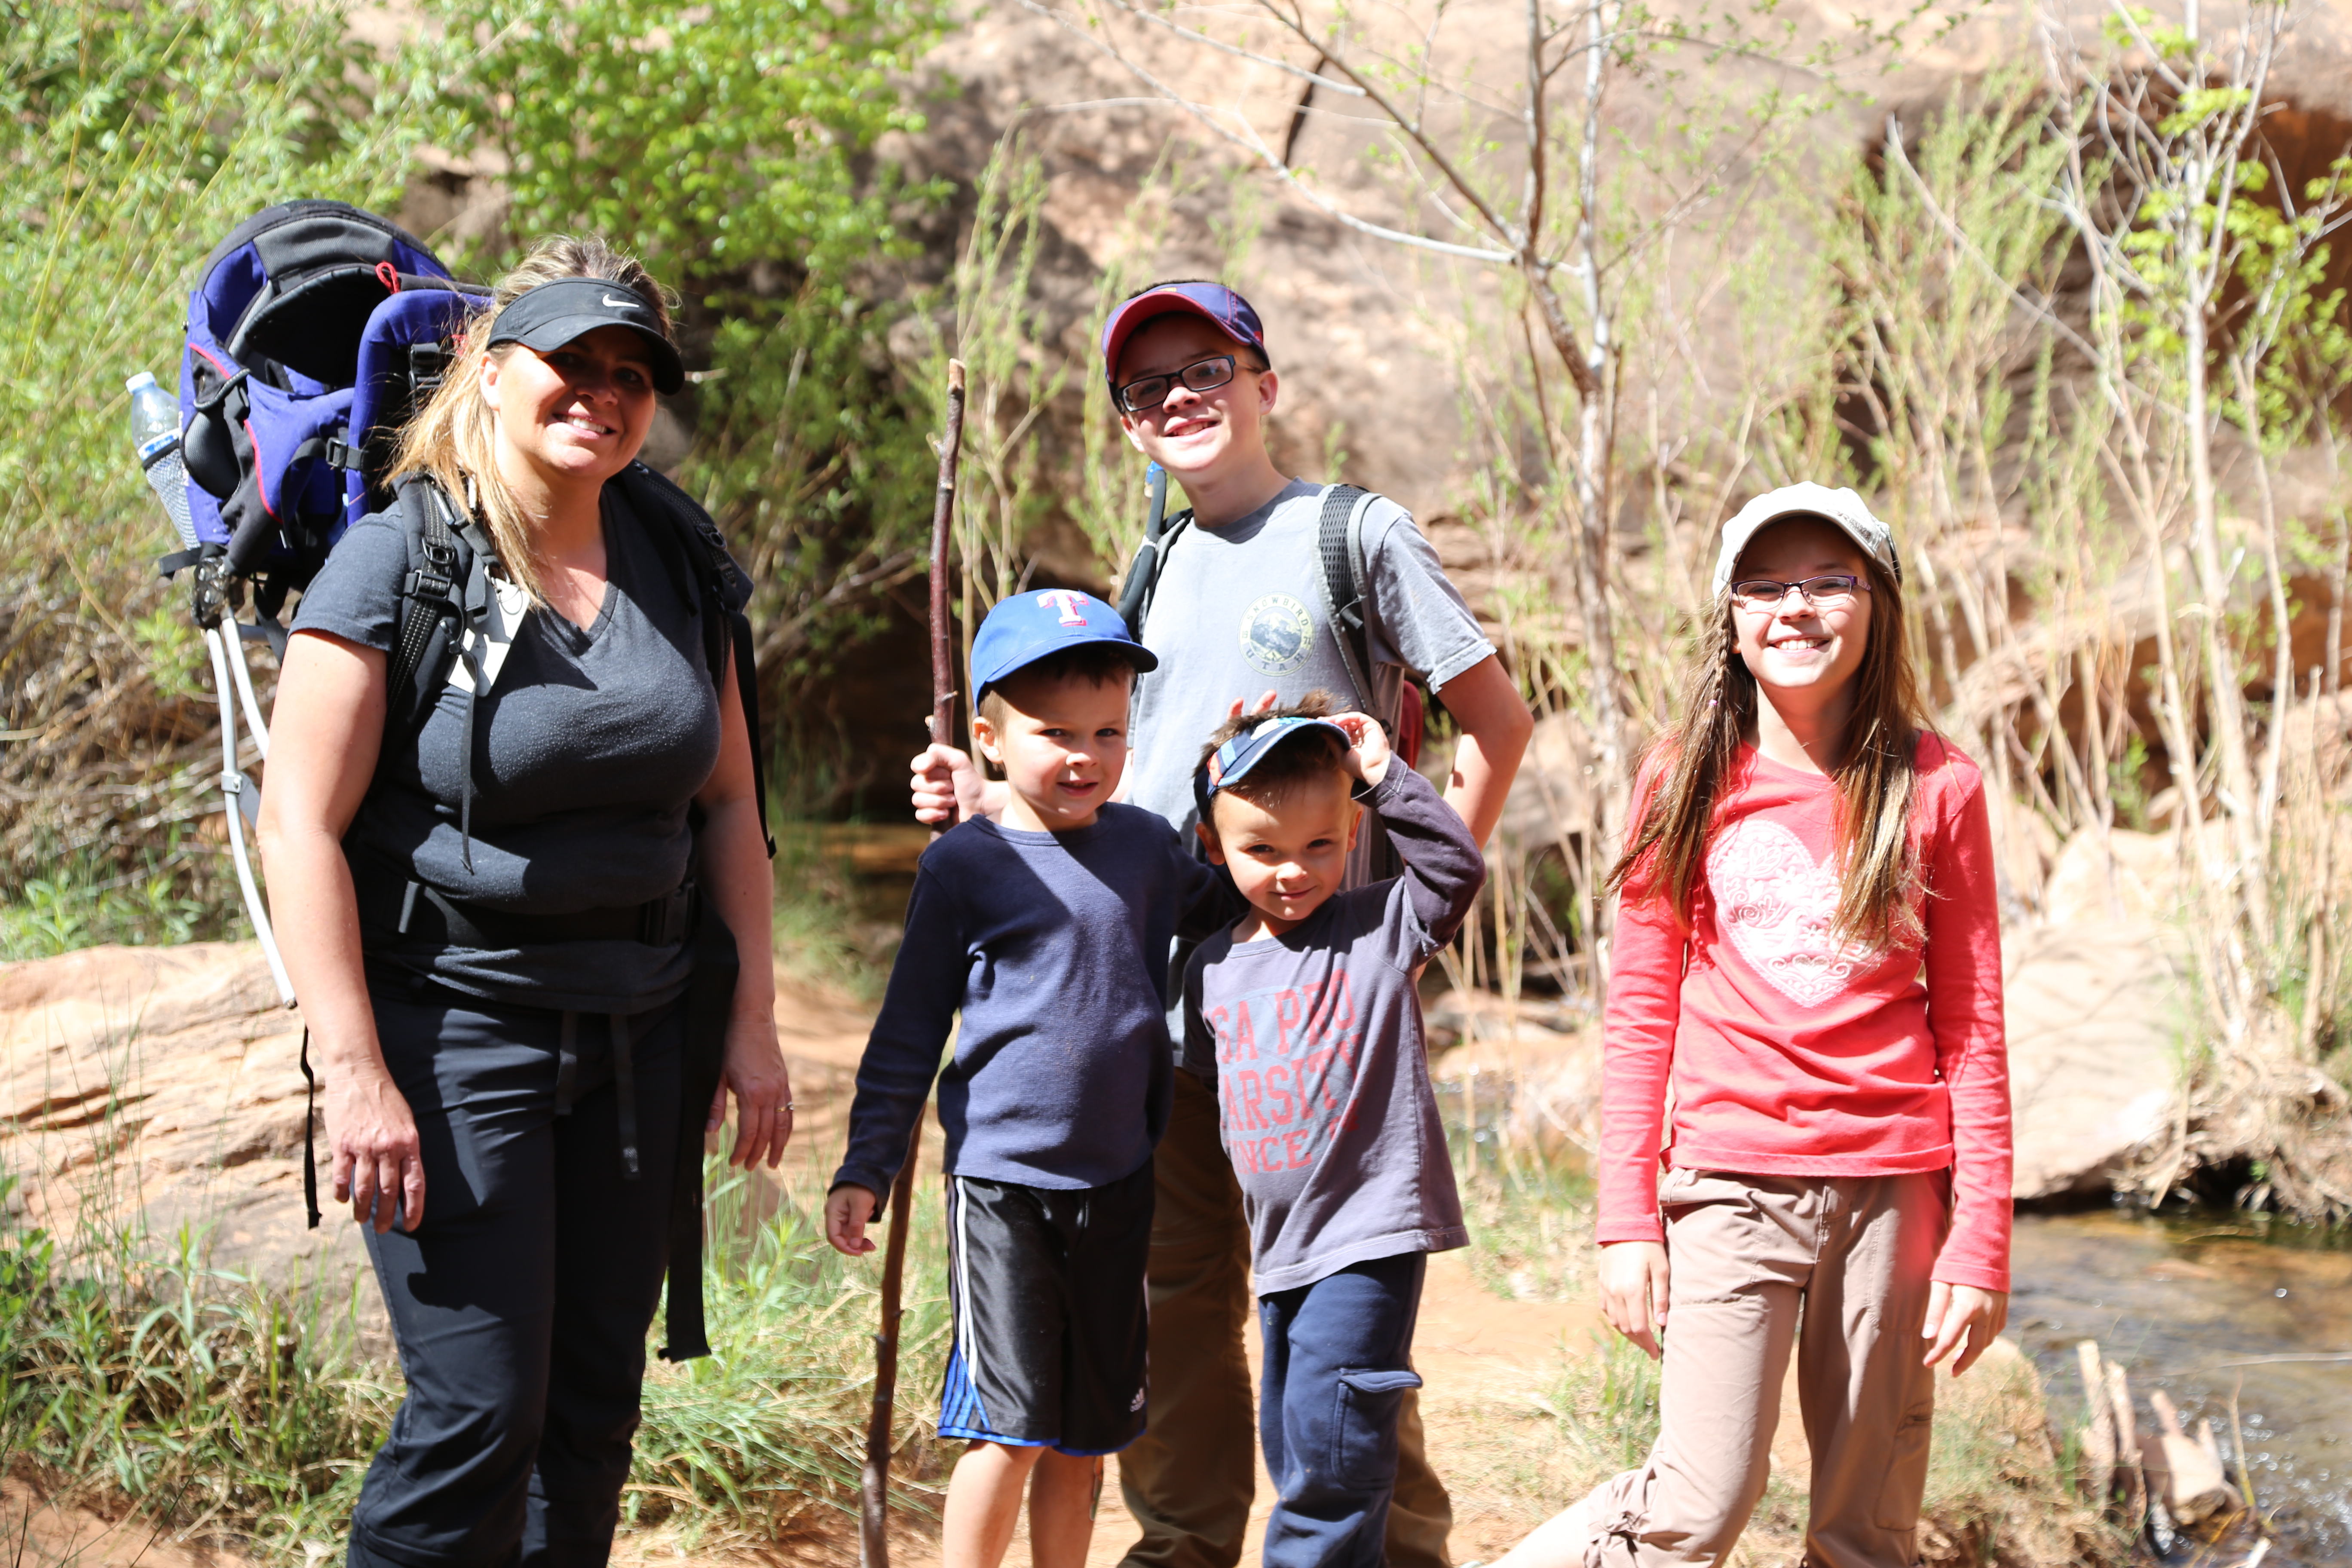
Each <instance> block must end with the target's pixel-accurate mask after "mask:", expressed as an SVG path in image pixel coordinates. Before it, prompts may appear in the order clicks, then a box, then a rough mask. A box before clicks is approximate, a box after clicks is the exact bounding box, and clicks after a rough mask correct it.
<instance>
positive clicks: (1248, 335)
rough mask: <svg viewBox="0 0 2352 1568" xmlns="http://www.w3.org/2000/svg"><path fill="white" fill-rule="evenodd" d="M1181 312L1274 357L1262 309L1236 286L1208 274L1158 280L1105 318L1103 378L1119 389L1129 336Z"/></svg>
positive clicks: (1265, 356) (1262, 354)
mask: <svg viewBox="0 0 2352 1568" xmlns="http://www.w3.org/2000/svg"><path fill="white" fill-rule="evenodd" d="M1178 314H1181V315H1187V316H1198V317H1200V318H1202V320H1203V321H1207V322H1208V323H1209V324H1210V325H1211V326H1213V327H1214V328H1216V329H1217V330H1218V331H1221V332H1223V333H1224V334H1225V336H1227V337H1229V338H1231V339H1233V340H1234V342H1237V343H1240V344H1242V345H1243V346H1244V347H1245V348H1251V349H1255V350H1256V351H1257V357H1258V358H1259V359H1260V360H1262V361H1264V362H1265V363H1267V364H1272V363H1274V360H1273V358H1272V356H1270V355H1268V354H1267V353H1266V352H1265V325H1264V324H1263V323H1262V322H1260V321H1258V319H1257V311H1255V310H1253V309H1251V307H1250V302H1249V301H1248V300H1244V299H1243V298H1242V297H1241V296H1240V295H1239V294H1236V293H1234V291H1233V290H1232V289H1228V288H1226V287H1225V286H1224V285H1223V284H1222V283H1211V282H1209V281H1207V280H1206V279H1188V280H1186V281H1184V282H1181V283H1154V284H1153V285H1152V286H1151V287H1150V288H1149V289H1143V290H1141V291H1140V292H1139V293H1135V294H1130V295H1129V296H1128V297H1127V298H1126V299H1124V300H1120V301H1119V302H1118V309H1117V310H1113V311H1112V312H1111V313H1110V319H1109V320H1108V321H1105V322H1104V323H1103V335H1102V352H1103V379H1104V380H1105V381H1107V382H1109V383H1110V384H1111V389H1112V391H1113V392H1114V393H1116V392H1117V391H1118V351H1119V350H1121V349H1123V348H1125V347H1127V340H1128V339H1129V338H1131V337H1133V336H1135V334H1136V331H1137V330H1138V329H1139V328H1140V327H1141V326H1142V325H1143V324H1144V323H1145V322H1146V321H1151V320H1153V319H1154V318H1155V317H1160V316H1167V315H1178Z"/></svg>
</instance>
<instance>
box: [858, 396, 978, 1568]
mask: <svg viewBox="0 0 2352 1568" xmlns="http://www.w3.org/2000/svg"><path fill="white" fill-rule="evenodd" d="M962 454H963V362H962V361H961V360H950V361H948V419H947V430H946V433H945V434H944V435H943V436H941V437H940V488H939V490H938V493H937V494H936V495H935V496H934V497H933V499H932V502H931V739H932V741H933V742H936V743H938V744H940V745H942V746H946V745H952V744H953V743H954V742H953V740H952V739H951V737H952V736H953V735H954V733H955V704H956V679H955V630H954V626H952V624H951V623H950V620H949V618H948V538H949V532H950V527H951V525H952V523H953V521H954V517H955V492H956V462H957V459H958V458H961V456H962ZM931 837H934V838H936V837H939V835H938V834H936V833H934V834H933V835H932V836H931ZM922 1147H923V1113H922V1110H920V1108H918V1109H917V1110H916V1112H915V1128H914V1131H912V1132H910V1133H908V1136H907V1157H906V1159H905V1160H903V1161H901V1162H900V1163H899V1165H898V1180H896V1181H894V1182H892V1183H891V1184H890V1234H889V1237H888V1238H887V1240H885V1241H884V1243H883V1245H882V1326H881V1331H880V1332H878V1333H877V1334H876V1335H875V1336H874V1408H873V1412H872V1414H870V1415H868V1416H867V1417H866V1469H865V1473H864V1475H863V1476H861V1477H860V1479H859V1485H858V1491H859V1493H860V1496H859V1507H858V1521H857V1561H858V1563H859V1568H889V1563H890V1542H889V1536H888V1533H887V1529H886V1526H887V1523H888V1520H889V1506H890V1505H889V1494H890V1417H891V1414H892V1410H893V1407H894V1405H896V1404H897V1401H898V1318H899V1286H900V1283H901V1281H902V1280H903V1279H904V1278H905V1276H906V1272H907V1231H908V1226H910V1225H911V1224H912V1221H911V1220H909V1218H908V1211H909V1210H911V1209H912V1208H913V1207H914V1203H915V1159H916V1156H917V1155H919V1154H920V1153H921V1152H922Z"/></svg>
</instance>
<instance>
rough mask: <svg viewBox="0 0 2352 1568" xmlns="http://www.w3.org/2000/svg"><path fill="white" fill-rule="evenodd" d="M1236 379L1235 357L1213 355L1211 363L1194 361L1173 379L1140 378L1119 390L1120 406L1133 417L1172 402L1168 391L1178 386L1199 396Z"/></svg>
mask: <svg viewBox="0 0 2352 1568" xmlns="http://www.w3.org/2000/svg"><path fill="white" fill-rule="evenodd" d="M1233 378H1234V356H1233V355H1231V354H1211V355H1210V356H1209V357H1208V358H1207V359H1202V360H1194V361H1193V362H1192V363H1191V364H1188V365H1186V366H1185V367H1184V368H1183V369H1182V370H1180V371H1178V372H1177V373H1176V374H1173V375H1139V376H1138V377H1136V378H1135V379H1134V380H1133V381H1130V382H1129V383H1128V384H1126V385H1125V386H1122V387H1120V388H1119V389H1118V405H1119V406H1120V407H1121V408H1123V409H1125V410H1127V412H1129V414H1141V413H1143V412H1145V411H1146V410H1148V409H1153V408H1157V407H1159V406H1160V405H1161V404H1162V403H1164V402H1166V401H1167V400H1168V389H1169V388H1170V387H1171V386H1173V385H1175V384H1177V383H1178V382H1180V381H1181V382H1182V383H1183V384H1185V385H1186V386H1189V387H1191V388H1192V390H1193V391H1195V392H1214V391H1215V390H1216V389H1217V388H1218V387H1221V386H1223V385H1224V384H1225V383H1227V382H1229V381H1231V380H1233Z"/></svg>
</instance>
